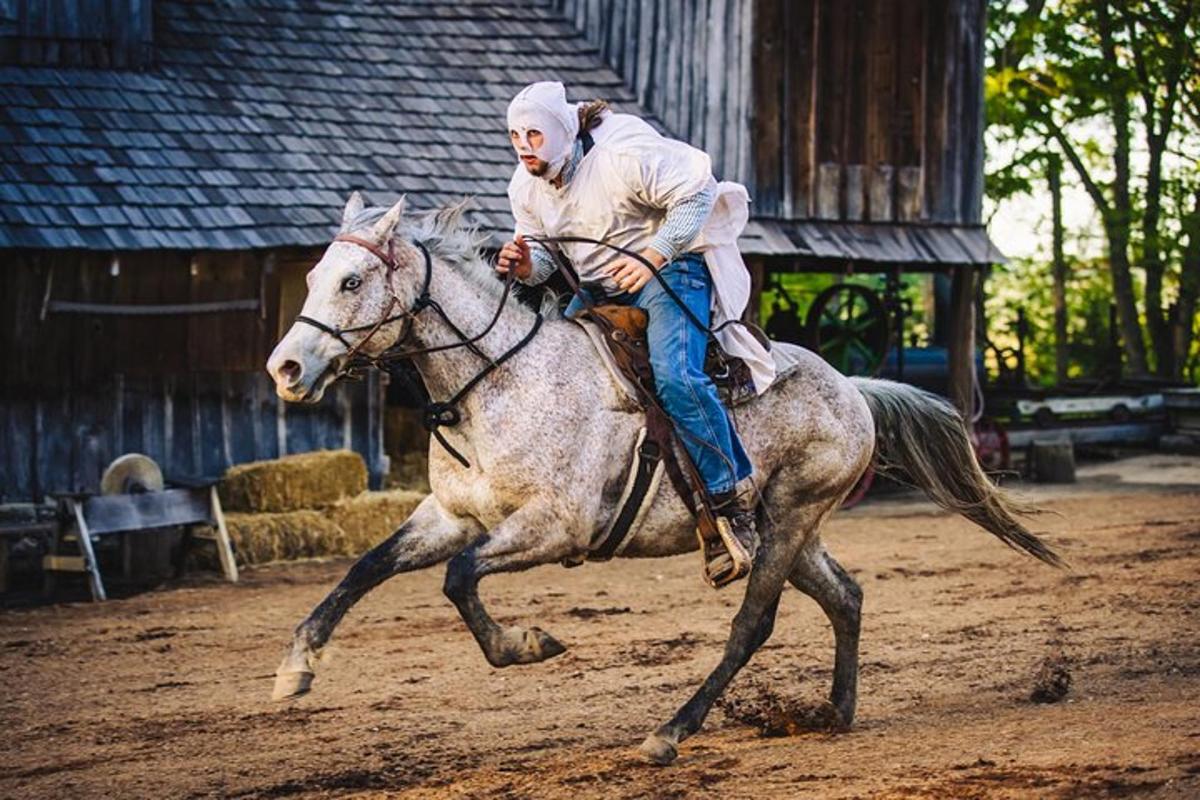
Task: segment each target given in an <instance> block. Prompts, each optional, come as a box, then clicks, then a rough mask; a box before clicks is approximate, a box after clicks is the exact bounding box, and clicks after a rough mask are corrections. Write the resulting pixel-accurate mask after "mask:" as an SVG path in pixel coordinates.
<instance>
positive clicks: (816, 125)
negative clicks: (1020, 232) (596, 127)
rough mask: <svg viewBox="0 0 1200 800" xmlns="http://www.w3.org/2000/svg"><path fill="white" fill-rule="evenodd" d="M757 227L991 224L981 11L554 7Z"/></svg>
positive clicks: (981, 6)
mask: <svg viewBox="0 0 1200 800" xmlns="http://www.w3.org/2000/svg"><path fill="white" fill-rule="evenodd" d="M557 4H558V8H559V10H560V11H561V12H562V13H563V14H565V15H566V16H567V17H568V18H569V19H571V20H572V21H573V22H574V24H575V26H576V28H577V29H578V30H579V31H580V32H581V33H582V34H583V35H584V36H585V37H586V38H587V39H588V40H589V41H590V42H591V43H592V44H594V45H595V46H596V47H597V48H598V49H599V50H600V52H601V54H602V55H603V57H604V58H605V60H606V61H607V62H608V63H609V64H610V65H611V66H612V67H613V68H614V69H615V70H616V71H617V72H618V73H620V74H621V75H622V77H623V78H624V80H625V82H626V83H627V84H629V85H630V86H631V87H632V88H634V89H635V90H636V92H637V97H638V100H639V102H641V103H642V104H643V105H645V106H647V107H648V108H650V109H651V110H652V111H653V112H654V113H655V115H656V116H658V117H659V119H661V120H662V121H663V122H664V123H665V124H666V125H667V127H668V128H669V129H670V130H671V131H672V132H673V133H674V134H675V135H677V136H679V137H681V138H683V139H686V140H687V141H689V142H691V143H692V144H694V145H696V146H698V147H702V148H704V149H705V150H706V151H708V153H709V154H710V155H711V156H712V157H713V162H714V167H715V169H716V171H717V173H718V176H719V177H723V178H728V179H732V180H738V181H741V182H743V183H745V184H746V185H747V187H748V188H749V189H750V191H751V194H752V196H753V198H754V207H753V214H754V216H756V217H774V218H781V219H837V220H851V221H859V220H862V221H872V222H891V221H900V222H938V223H960V224H974V223H978V222H979V221H980V214H981V203H982V190H983V109H982V93H983V49H982V48H983V34H984V15H985V10H986V9H985V0H913V2H901V0H695V2H689V0H646V1H645V2H634V1H633V0H557Z"/></svg>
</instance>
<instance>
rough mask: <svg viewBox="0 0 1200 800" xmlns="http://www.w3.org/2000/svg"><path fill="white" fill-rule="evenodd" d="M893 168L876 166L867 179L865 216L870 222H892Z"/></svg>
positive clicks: (894, 176)
mask: <svg viewBox="0 0 1200 800" xmlns="http://www.w3.org/2000/svg"><path fill="white" fill-rule="evenodd" d="M895 172H896V171H895V168H894V167H892V165H891V164H876V165H875V166H873V167H872V168H871V172H870V175H869V176H868V178H867V215H868V217H869V218H870V220H871V221H872V222H890V221H891V220H892V216H893V211H892V195H893V193H894V192H895V189H896V174H895Z"/></svg>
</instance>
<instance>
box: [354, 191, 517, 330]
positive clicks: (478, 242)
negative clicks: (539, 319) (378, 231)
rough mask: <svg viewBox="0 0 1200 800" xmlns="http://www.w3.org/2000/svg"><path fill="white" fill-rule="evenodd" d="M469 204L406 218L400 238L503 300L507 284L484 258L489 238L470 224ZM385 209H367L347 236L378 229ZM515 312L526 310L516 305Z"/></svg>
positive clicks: (383, 207)
mask: <svg viewBox="0 0 1200 800" xmlns="http://www.w3.org/2000/svg"><path fill="white" fill-rule="evenodd" d="M468 202H469V200H464V201H463V202H461V203H459V204H457V205H453V206H450V207H449V208H443V209H439V210H436V211H417V212H414V213H412V214H406V215H405V216H404V217H402V218H401V220H400V225H399V227H398V228H397V230H396V236H397V237H399V238H402V239H410V240H412V241H416V242H420V243H421V244H423V245H425V247H426V248H427V249H428V250H429V253H430V255H432V256H434V257H436V258H437V259H438V260H439V261H442V262H444V263H446V264H449V265H450V266H452V267H454V268H455V269H456V270H458V271H459V272H460V273H462V274H463V275H465V276H467V277H468V278H469V279H470V281H471V283H472V284H473V285H475V286H477V287H478V288H479V289H480V290H482V291H484V292H487V294H488V295H489V296H491V297H494V298H495V299H496V300H499V298H500V296H501V295H502V294H503V293H504V284H503V283H502V282H501V281H499V280H497V279H496V273H495V271H494V270H493V269H492V268H491V267H490V266H488V264H487V259H486V258H485V257H484V252H483V250H484V247H485V246H486V244H487V236H485V235H484V234H481V233H480V232H479V227H478V226H477V225H471V224H466V223H464V221H463V212H464V211H466V207H467V204H468ZM387 211H388V209H387V208H386V207H385V206H372V207H370V208H364V209H363V210H362V211H360V212H359V213H358V214H357V215H356V216H355V217H354V218H352V219H351V220H350V224H349V225H348V226H347V232H355V231H361V230H362V229H364V228H369V227H370V226H372V225H374V224H375V223H376V222H378V221H379V219H380V218H381V217H382V216H383V215H384V214H386V213H387ZM513 307H514V308H522V310H524V308H523V307H522V306H521V304H520V303H514V304H513Z"/></svg>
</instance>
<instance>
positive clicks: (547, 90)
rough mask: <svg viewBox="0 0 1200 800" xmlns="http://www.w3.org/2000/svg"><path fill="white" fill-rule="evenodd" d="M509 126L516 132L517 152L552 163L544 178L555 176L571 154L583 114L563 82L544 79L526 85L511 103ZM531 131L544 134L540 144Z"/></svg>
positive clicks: (514, 142)
mask: <svg viewBox="0 0 1200 800" xmlns="http://www.w3.org/2000/svg"><path fill="white" fill-rule="evenodd" d="M508 129H509V131H511V132H512V133H515V134H516V136H515V137H513V146H514V147H515V148H516V150H517V154H518V155H521V156H525V155H532V156H535V157H537V158H539V159H541V160H542V161H545V162H547V163H548V164H549V165H550V166H549V168H548V169H547V170H546V171H545V173H544V174H542V176H541V177H543V178H546V179H551V178H554V177H557V175H558V174H559V173H560V172H561V171H562V168H563V166H564V165H565V164H566V163H567V159H568V158H570V157H571V150H572V149H573V147H574V144H575V137H576V136H577V135H578V134H579V113H578V111H577V110H576V107H575V105H574V104H573V103H568V102H567V94H566V90H565V89H564V88H563V85H562V84H561V83H558V82H557V81H542V82H541V83H534V84H530V85H529V86H526V87H525V88H524V89H522V90H521V92H520V93H519V94H518V95H517V96H516V97H514V98H513V101H512V102H511V103H509V105H508ZM531 131H535V132H537V133H540V134H541V140H542V141H541V143H540V144H539V145H538V146H536V147H535V146H534V143H533V142H531V141H530V132H531ZM534 138H535V139H536V136H535V137H534Z"/></svg>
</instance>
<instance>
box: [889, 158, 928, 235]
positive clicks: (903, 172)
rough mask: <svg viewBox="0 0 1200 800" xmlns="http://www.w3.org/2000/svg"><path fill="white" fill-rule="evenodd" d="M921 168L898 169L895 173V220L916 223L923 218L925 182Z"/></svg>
mask: <svg viewBox="0 0 1200 800" xmlns="http://www.w3.org/2000/svg"><path fill="white" fill-rule="evenodd" d="M923 172H924V170H923V168H921V167H900V168H899V169H898V170H897V171H896V219H897V220H899V221H900V222H916V221H918V220H921V219H923V218H924V207H925V202H924V198H925V194H924V192H925V180H924V175H923Z"/></svg>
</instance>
